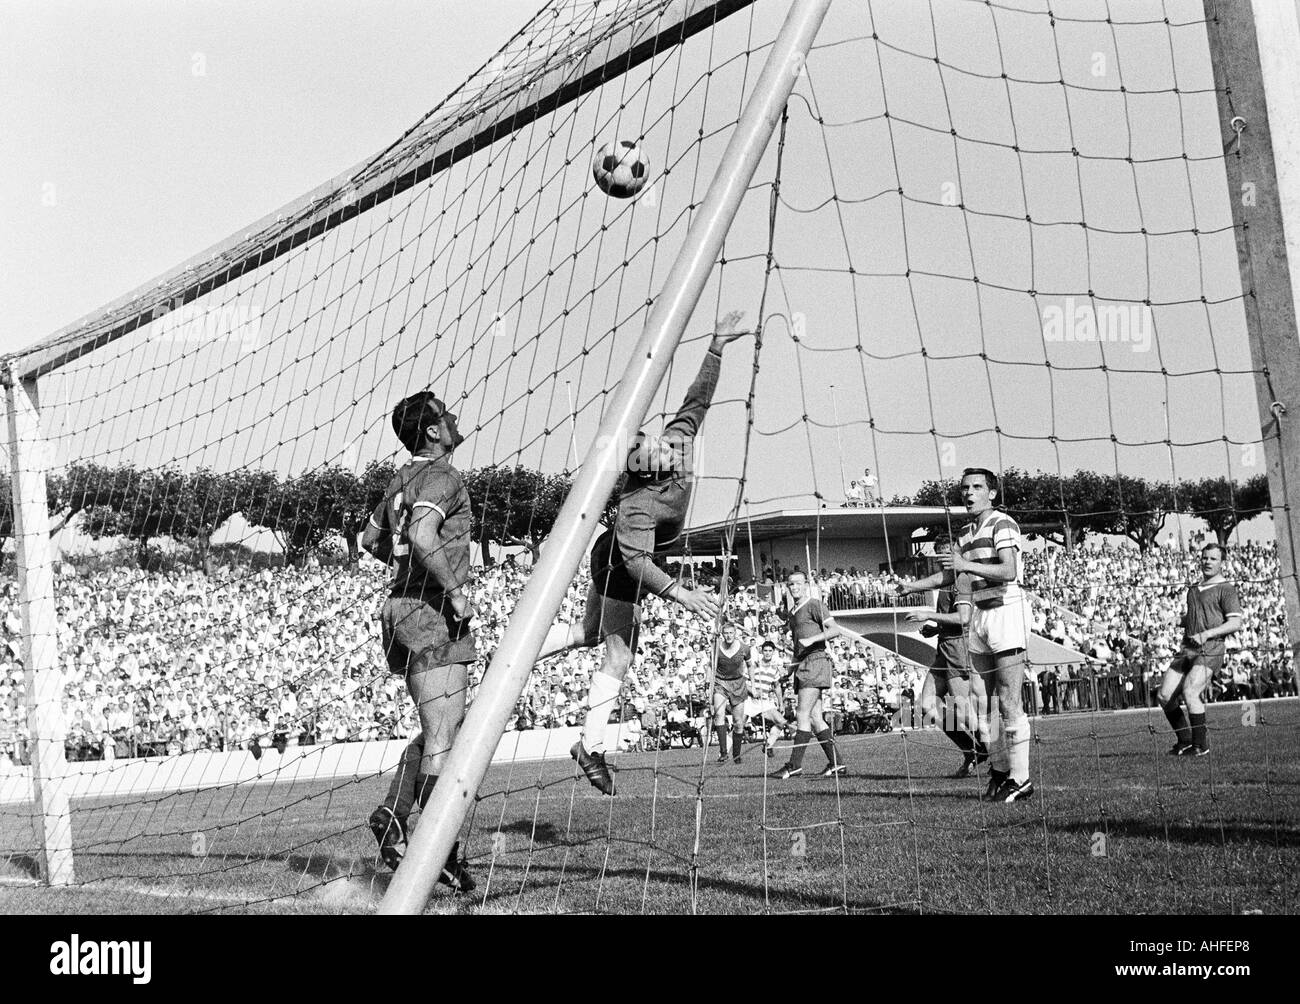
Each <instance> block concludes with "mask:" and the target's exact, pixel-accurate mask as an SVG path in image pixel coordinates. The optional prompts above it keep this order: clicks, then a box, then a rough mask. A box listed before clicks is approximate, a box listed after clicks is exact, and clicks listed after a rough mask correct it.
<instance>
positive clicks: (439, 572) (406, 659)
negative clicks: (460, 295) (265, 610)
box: [361, 391, 475, 892]
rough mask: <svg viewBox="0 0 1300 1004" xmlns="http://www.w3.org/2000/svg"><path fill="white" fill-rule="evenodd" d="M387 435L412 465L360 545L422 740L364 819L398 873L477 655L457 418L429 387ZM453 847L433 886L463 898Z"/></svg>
mask: <svg viewBox="0 0 1300 1004" xmlns="http://www.w3.org/2000/svg"><path fill="white" fill-rule="evenodd" d="M393 431H394V432H396V433H397V438H398V439H400V440H401V442H402V445H403V446H404V447H406V448H407V449H408V450H410V451H411V459H410V460H409V461H408V462H407V463H406V464H405V465H404V466H403V467H402V468H401V469H400V470H399V471H398V472H397V473H396V474H395V475H394V476H393V480H392V481H391V482H390V483H389V485H388V490H387V492H386V494H385V499H384V501H383V502H381V503H380V504H379V506H378V507H377V508H376V509H375V512H374V515H372V516H371V517H370V525H369V526H367V527H366V530H365V533H364V534H363V535H362V538H361V546H362V547H364V548H365V549H366V550H367V551H369V552H370V553H371V554H373V555H374V556H375V557H376V558H379V559H380V560H381V561H385V562H390V563H392V564H394V565H395V568H396V574H395V576H394V578H393V586H392V589H391V591H390V593H389V598H388V600H387V601H386V602H385V603H384V609H383V612H382V614H381V615H380V621H381V627H382V633H383V643H384V654H385V656H386V658H387V660H388V667H389V670H390V671H391V672H393V673H400V674H402V675H403V676H404V677H405V679H406V688H407V691H408V692H409V693H410V695H411V699H412V700H413V701H414V702H415V706H416V709H417V710H418V712H419V715H420V735H419V736H417V737H416V738H415V739H413V740H412V741H411V742H410V744H409V745H408V746H407V748H406V750H405V751H404V752H403V754H402V762H401V763H400V764H399V765H398V768H397V773H396V775H395V776H394V778H393V782H392V784H391V786H390V787H389V790H388V796H387V797H386V798H385V799H384V801H383V803H382V804H381V805H380V806H379V807H378V808H377V809H375V811H374V812H373V813H371V815H370V820H369V823H370V829H371V831H372V832H373V833H374V834H375V839H376V840H377V841H378V842H379V854H380V857H382V858H383V861H384V863H385V864H386V865H388V867H390V868H393V869H396V868H397V866H398V864H399V863H400V862H401V860H402V855H403V853H404V851H405V844H406V840H407V826H406V820H407V817H408V816H409V815H410V813H411V809H412V807H413V806H414V805H417V804H418V805H419V806H420V808H421V809H423V808H424V805H425V803H426V802H427V801H428V800H429V795H430V794H431V793H432V792H433V786H434V783H435V782H436V781H437V780H438V773H439V771H440V770H441V769H442V766H443V764H444V762H445V761H446V758H447V752H448V751H449V750H450V749H451V743H452V740H453V739H455V738H456V731H457V730H458V729H459V728H460V723H461V721H462V719H464V717H465V690H466V687H467V686H468V682H469V665H470V663H472V662H473V661H474V658H475V649H474V636H473V634H471V632H470V619H471V618H472V617H473V616H474V609H473V607H472V606H471V604H470V601H469V597H468V596H467V595H466V593H465V586H466V585H467V584H468V582H469V548H470V508H469V493H468V492H467V491H466V490H465V480H464V478H463V477H462V476H461V474H460V472H459V471H458V470H456V469H455V468H454V467H452V466H451V454H452V451H453V450H454V449H455V448H456V447H457V446H459V445H460V443H462V442H463V441H464V437H463V436H462V435H461V434H460V431H459V430H458V429H457V428H456V416H455V415H453V414H451V413H449V412H448V411H447V409H446V407H445V406H444V405H443V403H442V402H441V401H439V400H438V399H437V398H436V397H434V395H433V394H432V393H430V392H429V391H422V392H420V393H418V394H413V395H411V396H410V397H408V398H405V399H404V400H402V401H400V402H398V404H397V407H396V408H394V409H393ZM459 848H460V843H459V842H457V843H456V844H453V845H452V849H451V856H450V857H449V858H448V859H447V863H446V865H445V866H444V868H443V870H442V874H441V875H440V876H439V881H440V882H442V883H443V884H445V885H449V886H451V887H452V889H453V890H455V891H457V892H469V891H470V890H471V889H473V888H474V880H473V878H472V877H471V876H470V874H469V872H468V870H467V869H466V867H465V864H464V862H462V861H458V860H457V852H458V850H459Z"/></svg>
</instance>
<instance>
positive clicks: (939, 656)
mask: <svg viewBox="0 0 1300 1004" xmlns="http://www.w3.org/2000/svg"><path fill="white" fill-rule="evenodd" d="M958 649H959V650H960V651H958ZM930 672H932V673H937V674H938V675H940V676H945V675H946V676H948V677H954V676H955V677H960V678H962V679H967V678H969V677H970V673H971V663H970V656H969V655H967V653H966V644H965V642H963V641H962V640H961V639H960V638H959V639H957V645H956V646H953V645H945V644H944V643H943V641H940V644H939V647H938V648H937V649H935V652H934V665H933V666H931V667H930Z"/></svg>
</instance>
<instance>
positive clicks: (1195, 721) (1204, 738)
mask: <svg viewBox="0 0 1300 1004" xmlns="http://www.w3.org/2000/svg"><path fill="white" fill-rule="evenodd" d="M1187 717H1188V718H1190V719H1191V720H1192V744H1193V745H1195V746H1198V747H1200V748H1201V749H1203V750H1207V749H1209V748H1210V732H1209V729H1207V728H1206V727H1205V712H1204V711H1200V712H1196V711H1193V712H1191V713H1189V714H1188V716H1187Z"/></svg>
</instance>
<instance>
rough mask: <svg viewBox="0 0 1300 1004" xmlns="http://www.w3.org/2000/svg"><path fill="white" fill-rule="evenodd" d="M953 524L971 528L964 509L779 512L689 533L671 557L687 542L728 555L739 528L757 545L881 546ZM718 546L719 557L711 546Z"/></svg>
mask: <svg viewBox="0 0 1300 1004" xmlns="http://www.w3.org/2000/svg"><path fill="white" fill-rule="evenodd" d="M944 521H949V522H950V523H951V525H952V526H953V527H956V526H959V525H960V524H962V523H965V522H966V510H965V509H963V508H961V507H960V506H954V507H951V508H947V509H945V508H944V507H943V506H911V505H908V506H903V505H887V506H874V507H870V508H866V507H858V508H847V507H845V508H836V509H777V510H773V511H770V512H764V513H757V514H754V515H751V516H746V517H744V518H743V519H737V520H734V521H733V520H730V519H725V520H718V521H716V522H713V523H706V524H704V525H702V526H697V527H691V528H690V529H687V530H684V531H683V532H682V536H681V538H680V540H679V543H678V544H676V545H675V546H674V548H672V549H670V550H669V551H668V552H667V553H670V554H675V553H680V552H681V551H683V550H684V549H685V546H686V544H687V542H689V543H690V545H691V550H692V551H694V552H698V553H719V554H720V553H722V547H721V546H720V545H721V543H722V541H723V540H725V538H726V535H727V533H728V532H729V531H730V529H731V527H732V525H733V523H734V525H735V527H736V537H737V539H753V540H755V541H767V540H780V539H782V538H786V537H799V536H803V535H804V534H820V535H821V536H822V537H827V538H831V539H835V538H849V539H866V540H875V539H880V538H883V537H887V536H893V535H895V534H899V533H906V534H909V535H910V534H912V533H915V532H916V530H918V529H919V528H921V527H927V526H933V525H934V524H935V523H942V522H944ZM713 543H716V544H718V545H719V546H718V550H717V551H716V552H711V551H708V549H707V545H710V544H713Z"/></svg>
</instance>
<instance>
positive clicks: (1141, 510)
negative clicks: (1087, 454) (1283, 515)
mask: <svg viewBox="0 0 1300 1004" xmlns="http://www.w3.org/2000/svg"><path fill="white" fill-rule="evenodd" d="M1001 480H1002V495H1001V497H1000V499H999V504H1000V505H1001V507H1002V508H1003V509H1005V510H1006V511H1007V512H1008V513H1009V514H1010V515H1011V516H1012V517H1013V518H1014V519H1015V520H1016V522H1017V523H1019V524H1020V526H1021V529H1022V530H1024V531H1026V532H1028V533H1031V534H1034V535H1035V536H1041V537H1044V538H1046V539H1047V540H1050V541H1053V542H1054V543H1057V544H1060V545H1062V546H1063V547H1073V546H1074V545H1075V544H1079V543H1082V542H1083V540H1084V539H1085V538H1086V537H1087V535H1088V534H1090V533H1100V534H1115V535H1119V536H1124V537H1127V538H1128V539H1129V540H1131V541H1133V542H1134V543H1135V544H1137V546H1138V548H1139V549H1140V550H1142V551H1146V550H1148V549H1149V548H1150V547H1152V546H1153V545H1154V544H1155V542H1156V535H1157V534H1159V532H1160V528H1161V527H1162V526H1163V525H1164V522H1165V519H1166V518H1168V517H1169V516H1174V515H1178V514H1183V515H1188V516H1195V517H1197V518H1199V519H1202V520H1204V521H1205V522H1206V523H1207V524H1208V525H1209V527H1210V529H1211V530H1213V531H1214V534H1215V536H1216V537H1217V538H1218V541H1219V543H1220V544H1227V542H1228V538H1229V537H1230V536H1231V535H1232V531H1233V530H1234V529H1236V527H1237V524H1239V523H1243V522H1245V521H1246V520H1248V519H1252V518H1253V517H1255V516H1258V515H1260V514H1261V513H1265V512H1269V511H1270V506H1271V502H1270V498H1269V491H1268V476H1267V475H1265V474H1257V475H1255V476H1254V477H1251V478H1249V479H1247V480H1246V481H1233V480H1231V479H1230V478H1226V477H1211V478H1201V479H1200V480H1197V481H1177V482H1173V481H1158V480H1150V479H1148V478H1143V477H1138V476H1131V475H1127V474H1120V475H1118V476H1108V475H1101V474H1097V473H1096V472H1094V471H1076V472H1075V473H1074V474H1071V475H1068V476H1064V477H1062V476H1061V475H1058V474H1049V473H1047V472H1046V471H1034V472H1033V473H1030V472H1029V471H1024V470H1020V469H1018V468H1015V467H1010V468H1007V469H1006V470H1005V471H1003V473H1002V478H1001ZM895 503H901V504H910V505H929V506H934V505H950V506H951V505H957V506H960V505H961V491H960V480H959V479H942V480H937V481H926V482H924V483H923V484H922V485H921V488H920V490H918V491H917V492H916V494H914V495H912V496H910V497H900V498H899V499H896V500H895Z"/></svg>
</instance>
